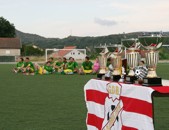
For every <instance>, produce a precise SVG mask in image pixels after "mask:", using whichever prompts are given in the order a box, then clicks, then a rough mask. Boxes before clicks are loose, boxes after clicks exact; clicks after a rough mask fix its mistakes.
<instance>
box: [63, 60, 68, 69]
mask: <svg viewBox="0 0 169 130" xmlns="http://www.w3.org/2000/svg"><path fill="white" fill-rule="evenodd" d="M66 64H67V59H66V58H65V57H63V69H66Z"/></svg>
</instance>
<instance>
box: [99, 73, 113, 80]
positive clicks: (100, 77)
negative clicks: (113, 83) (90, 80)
mask: <svg viewBox="0 0 169 130" xmlns="http://www.w3.org/2000/svg"><path fill="white" fill-rule="evenodd" d="M97 79H99V80H111V78H110V77H106V76H105V74H97Z"/></svg>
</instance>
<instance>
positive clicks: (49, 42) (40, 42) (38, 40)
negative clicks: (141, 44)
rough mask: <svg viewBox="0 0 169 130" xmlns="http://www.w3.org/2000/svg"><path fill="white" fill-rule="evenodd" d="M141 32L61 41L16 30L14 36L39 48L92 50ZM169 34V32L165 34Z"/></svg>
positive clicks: (118, 42)
mask: <svg viewBox="0 0 169 130" xmlns="http://www.w3.org/2000/svg"><path fill="white" fill-rule="evenodd" d="M142 34H143V32H132V33H127V34H125V35H124V34H113V35H108V36H99V37H78V36H69V37H66V38H63V39H59V38H45V37H42V36H39V35H36V34H29V33H23V32H21V31H18V30H16V35H17V37H19V38H20V39H21V41H22V43H23V44H35V45H37V46H39V47H41V48H63V47H64V46H67V45H74V46H77V47H78V48H86V46H87V47H89V48H93V47H94V46H96V45H99V44H105V43H106V44H110V43H111V44H120V41H121V39H122V38H124V37H127V38H137V37H138V36H139V35H142ZM165 34H169V32H165Z"/></svg>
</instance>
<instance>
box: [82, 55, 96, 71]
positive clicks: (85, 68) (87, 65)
mask: <svg viewBox="0 0 169 130" xmlns="http://www.w3.org/2000/svg"><path fill="white" fill-rule="evenodd" d="M92 68H93V63H92V62H91V61H90V59H89V57H88V56H86V58H85V61H84V62H83V63H82V67H81V69H80V70H79V74H91V73H92V72H93V71H92Z"/></svg>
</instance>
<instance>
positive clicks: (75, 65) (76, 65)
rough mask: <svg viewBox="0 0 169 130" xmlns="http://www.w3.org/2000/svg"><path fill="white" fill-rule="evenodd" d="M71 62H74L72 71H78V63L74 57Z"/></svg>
mask: <svg viewBox="0 0 169 130" xmlns="http://www.w3.org/2000/svg"><path fill="white" fill-rule="evenodd" d="M73 62H74V73H79V69H78V63H77V62H76V61H75V59H74V58H73Z"/></svg>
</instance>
